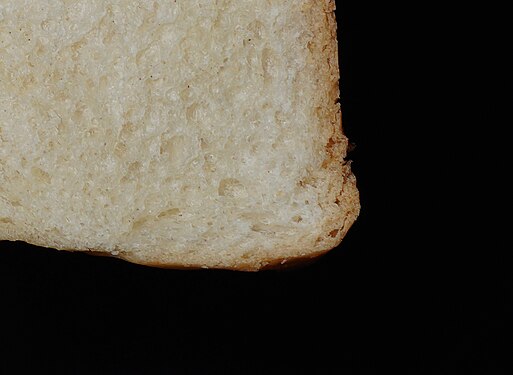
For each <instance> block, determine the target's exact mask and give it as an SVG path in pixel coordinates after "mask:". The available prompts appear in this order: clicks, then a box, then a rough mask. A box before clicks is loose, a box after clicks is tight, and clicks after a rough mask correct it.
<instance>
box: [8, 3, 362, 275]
mask: <svg viewBox="0 0 513 375" xmlns="http://www.w3.org/2000/svg"><path fill="white" fill-rule="evenodd" d="M334 8H335V4H334V2H333V1H330V0H176V1H164V0H154V1H125V0H101V1H100V0H87V1H86V0H75V1H64V2H62V1H59V2H57V1H34V2H26V1H15V0H11V1H4V2H2V4H1V5H0V240H9V241H17V240H21V241H26V242H28V243H31V244H35V245H39V246H44V247H51V248H55V249H63V250H73V251H87V252H91V253H95V254H98V253H100V254H103V255H108V256H114V257H119V258H122V259H125V260H128V261H131V262H135V263H140V264H146V265H151V266H160V267H170V268H179V267H192V268H198V267H203V268H225V269H236V270H259V269H263V268H268V267H272V266H279V265H283V264H288V263H289V262H293V261H295V260H298V259H307V258H313V257H316V256H318V255H320V254H322V253H324V252H326V251H328V250H330V249H332V248H333V247H335V246H337V245H338V244H339V243H340V241H341V240H342V238H343V237H344V235H345V234H346V232H347V231H348V229H349V227H350V226H351V224H352V223H353V222H354V221H355V219H356V217H357V215H358V212H359V197H358V191H357V188H356V183H355V178H354V176H353V174H352V173H351V170H350V165H349V163H348V162H346V161H345V160H344V158H345V157H346V150H347V139H346V137H345V136H344V135H343V133H342V127H341V113H340V105H339V103H338V100H339V86H338V80H339V67H338V56H337V40H336V22H335V17H334ZM3 246H5V243H4V245H3Z"/></svg>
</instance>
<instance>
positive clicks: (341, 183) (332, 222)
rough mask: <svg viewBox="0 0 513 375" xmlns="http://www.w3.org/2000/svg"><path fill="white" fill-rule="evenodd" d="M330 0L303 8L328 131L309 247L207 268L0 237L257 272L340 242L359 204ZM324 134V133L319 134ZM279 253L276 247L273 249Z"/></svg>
mask: <svg viewBox="0 0 513 375" xmlns="http://www.w3.org/2000/svg"><path fill="white" fill-rule="evenodd" d="M334 10H335V2H334V1H333V0H322V1H316V0H312V1H309V2H308V3H306V5H305V9H303V11H304V12H307V14H308V19H309V21H310V24H309V27H310V31H311V32H312V33H313V35H315V38H314V42H313V43H312V44H311V46H310V51H311V54H310V56H309V58H310V59H311V61H310V63H311V64H312V66H313V69H314V70H315V71H316V72H318V74H319V89H320V91H321V92H320V93H319V95H318V99H317V101H318V102H317V106H318V108H320V115H319V117H320V118H321V119H322V120H323V121H322V124H321V126H322V127H323V129H320V130H322V131H326V133H328V134H329V136H328V137H327V142H326V145H325V152H326V158H325V160H324V163H323V165H322V170H320V171H318V172H317V177H318V178H320V179H322V180H325V181H327V183H328V184H329V185H328V189H327V194H326V191H325V190H323V191H319V194H324V196H322V197H321V196H320V199H319V201H320V202H322V203H320V205H321V208H322V209H323V210H324V212H325V216H324V220H323V222H322V223H321V228H322V230H321V234H320V235H319V236H318V238H317V240H316V243H315V245H314V246H311V244H310V243H306V242H301V241H298V242H297V243H290V244H289V246H287V249H285V250H286V253H287V254H290V255H287V256H281V255H280V256H277V257H274V256H268V257H265V258H262V259H254V258H253V259H246V260H245V259H236V260H234V259H231V260H226V261H223V260H220V261H219V263H218V264H209V265H208V267H207V266H206V265H205V264H203V263H201V262H189V263H184V262H177V263H167V262H166V263H162V262H159V261H154V260H149V259H142V258H139V257H136V256H134V255H133V254H130V253H128V252H124V251H123V250H119V252H117V254H116V255H115V254H113V253H112V252H111V251H108V250H106V249H101V248H98V249H76V248H73V249H70V248H67V247H66V246H61V245H59V243H56V242H55V239H52V238H48V237H47V236H44V235H41V234H38V233H35V232H32V233H27V232H25V233H17V232H16V231H15V230H13V229H9V227H7V229H6V230H4V232H5V233H1V232H0V239H1V238H4V239H7V240H22V241H25V242H28V243H32V244H35V245H39V246H44V247H53V248H56V249H59V250H66V251H82V252H85V253H86V254H91V255H99V256H109V257H116V258H119V259H123V260H125V261H129V262H132V263H137V264H141V265H146V266H151V267H159V268H172V269H201V268H216V269H228V270H237V271H258V270H270V269H284V268H290V267H294V266H298V265H302V264H306V263H309V262H312V261H313V260H315V259H317V258H319V257H320V256H321V255H323V254H325V253H326V252H328V251H330V250H331V249H333V248H335V247H336V246H338V245H339V244H340V242H341V241H342V239H343V238H344V237H345V235H346V234H347V232H348V230H349V228H350V227H351V226H352V224H353V223H354V221H355V220H356V218H357V217H358V215H359V211H360V203H359V194H358V190H357V187H356V179H355V176H354V175H353V173H352V172H351V167H350V163H349V162H346V161H345V160H344V159H345V157H346V153H347V145H348V141H347V138H346V137H345V135H344V134H343V130H342V115H341V109H340V104H339V96H340V95H339V74H340V73H339V64H338V44H337V35H336V29H337V23H336V19H335V14H334ZM323 134H324V133H323ZM277 253H278V254H283V252H282V251H277Z"/></svg>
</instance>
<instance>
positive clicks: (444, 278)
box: [0, 1, 512, 374]
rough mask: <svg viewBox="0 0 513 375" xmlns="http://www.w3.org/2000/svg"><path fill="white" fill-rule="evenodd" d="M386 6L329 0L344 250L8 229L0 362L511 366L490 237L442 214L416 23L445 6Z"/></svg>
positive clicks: (53, 369)
mask: <svg viewBox="0 0 513 375" xmlns="http://www.w3.org/2000/svg"><path fill="white" fill-rule="evenodd" d="M384 3H389V2H379V4H381V5H378V4H373V5H372V6H370V5H369V4H368V2H362V1H338V2H337V4H338V9H337V17H338V22H339V32H338V37H339V42H340V63H341V91H342V98H341V103H342V107H343V124H344V130H345V133H346V135H347V136H348V137H349V139H350V141H351V142H352V143H353V144H354V146H355V148H354V150H353V151H352V152H351V153H350V155H349V158H350V159H351V160H353V164H352V166H353V170H354V173H355V174H356V176H357V180H358V187H359V190H360V193H361V202H362V211H361V215H360V217H359V219H358V221H357V222H356V223H355V224H354V226H353V227H352V228H351V230H350V231H349V233H348V235H347V237H346V238H345V239H344V241H343V243H342V245H341V246H339V247H338V248H336V249H334V250H333V251H332V252H330V253H328V254H327V255H326V256H324V257H323V258H321V259H319V260H318V261H317V262H316V263H314V264H311V265H309V266H307V267H304V268H300V269H296V270H290V271H282V272H275V271H267V272H261V273H237V272H232V271H211V270H208V271H205V270H202V271H175V270H161V269H153V268H147V267H142V266H137V265H134V264H130V263H126V262H123V261H119V260H116V259H109V258H97V257H91V256H87V255H84V254H71V253H65V252H59V253H58V252H56V251H53V250H47V249H43V248H38V247H35V246H30V245H27V244H23V243H6V242H2V243H0V316H1V320H0V347H1V351H0V358H1V361H0V373H5V374H13V373H25V372H26V371H28V370H29V369H31V370H33V371H37V372H38V373H52V374H53V373H66V374H171V373H176V374H195V373H199V374H210V373H238V374H245V373H274V372H280V373H282V374H283V373H291V374H292V373H308V374H335V373H336V374H340V373H348V374H351V373H365V372H371V373H382V371H383V370H384V369H385V368H389V369H391V370H393V371H400V370H408V371H407V372H408V373H410V374H427V373H429V374H431V373H433V374H454V373H462V374H463V373H465V374H467V373H469V372H477V373H483V374H492V373H493V374H503V373H506V372H505V368H504V367H503V366H504V362H503V359H504V357H505V355H506V354H507V353H509V351H507V349H506V348H507V346H506V345H503V343H510V344H511V330H510V328H511V326H510V316H511V315H510V313H511V291H512V289H511V283H510V281H511V278H510V277H509V276H507V275H506V274H503V273H501V269H500V267H498V266H499V265H500V264H501V263H503V260H502V258H501V257H499V256H497V257H492V258H490V257H480V256H478V255H477V254H482V253H483V252H488V253H489V252H490V251H491V250H492V249H491V248H493V245H491V244H490V243H487V244H482V243H480V242H475V243H473V244H472V245H469V244H468V243H464V242H463V241H462V238H468V237H469V233H472V232H477V231H479V230H480V228H481V224H479V223H478V222H477V220H471V222H470V223H469V224H465V226H466V227H465V228H463V229H461V228H459V227H458V224H460V225H461V224H462V223H461V221H460V220H459V219H458V216H457V215H455V214H454V213H453V209H454V208H460V207H463V206H464V205H465V202H464V200H463V199H461V194H460V190H458V189H457V188H456V187H455V186H454V185H453V184H452V183H451V181H452V179H453V178H454V176H459V175H460V174H464V173H465V172H464V171H462V170H459V169H457V170H455V169H453V168H452V167H450V166H449V163H448V161H451V160H453V159H455V158H457V152H456V151H455V148H454V147H453V145H452V141H451V138H450V136H449V134H448V133H449V130H448V129H449V128H448V127H447V126H446V125H447V124H446V123H445V122H444V121H442V120H441V119H442V116H441V112H442V110H443V109H444V106H448V103H447V102H445V101H444V100H443V99H442V98H445V96H444V94H446V91H447V90H451V86H445V85H444V86H441V85H440V82H441V79H440V76H439V75H440V74H441V73H440V71H444V72H445V69H452V68H454V66H452V65H451V63H450V62H448V61H441V58H440V56H446V55H445V53H446V52H449V51H450V50H451V45H446V44H443V45H442V44H440V45H436V43H437V42H435V41H433V38H432V35H431V34H430V33H425V32H423V31H420V32H419V23H421V24H422V25H428V24H429V25H430V27H431V29H429V30H432V29H433V28H436V27H438V26H439V23H440V22H442V23H443V22H444V20H443V19H439V18H436V19H435V18H432V19H431V18H430V17H424V16H425V15H426V14H432V13H430V12H431V10H430V9H429V8H428V7H426V8H425V9H422V10H421V11H419V10H418V9H416V10H413V9H406V11H408V12H409V13H405V9H404V6H399V5H396V6H395V7H394V6H393V5H390V4H386V5H385V4H384ZM419 12H421V13H419ZM405 14H407V15H405ZM425 18H430V21H429V22H428V23H426V20H425ZM420 29H422V27H420ZM452 47H454V45H452ZM440 66H444V67H445V68H444V69H440ZM444 118H445V119H447V118H446V117H444ZM427 150H429V152H430V155H431V156H430V158H429V160H427V158H426V157H424V156H425V155H424V152H427ZM448 202H450V205H448ZM460 212H461V211H460ZM473 246H478V247H479V250H475V249H474V247H473ZM453 366H454V367H453ZM401 372H402V371H401Z"/></svg>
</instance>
